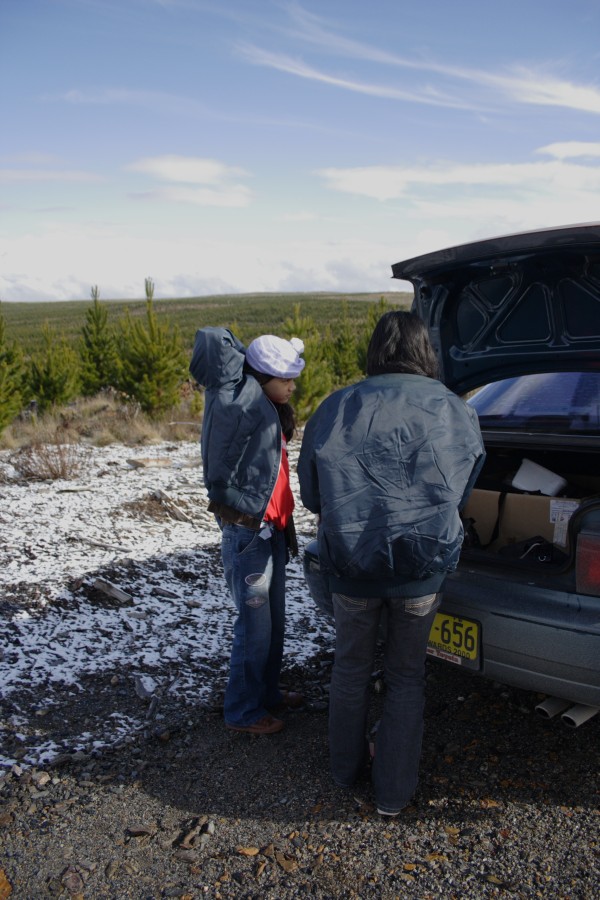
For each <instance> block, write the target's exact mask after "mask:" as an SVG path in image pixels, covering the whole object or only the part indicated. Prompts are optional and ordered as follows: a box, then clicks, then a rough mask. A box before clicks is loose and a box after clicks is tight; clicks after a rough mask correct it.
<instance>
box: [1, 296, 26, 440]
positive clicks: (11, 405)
mask: <svg viewBox="0 0 600 900" xmlns="http://www.w3.org/2000/svg"><path fill="white" fill-rule="evenodd" d="M24 376H25V367H24V363H23V356H22V354H21V351H20V349H19V348H18V347H17V345H16V344H14V343H9V342H8V340H7V338H6V328H5V323H4V316H3V315H2V314H1V313H0V432H2V430H3V429H4V428H5V427H6V426H7V425H8V424H9V423H10V422H12V420H13V419H14V417H15V416H16V415H17V414H18V413H19V412H20V411H21V409H22V406H23V403H24V399H25V393H26V389H25V380H24Z"/></svg>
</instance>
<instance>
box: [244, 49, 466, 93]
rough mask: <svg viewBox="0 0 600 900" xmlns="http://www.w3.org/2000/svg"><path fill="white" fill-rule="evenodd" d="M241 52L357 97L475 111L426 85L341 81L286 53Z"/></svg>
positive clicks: (256, 62)
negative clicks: (401, 86)
mask: <svg viewBox="0 0 600 900" xmlns="http://www.w3.org/2000/svg"><path fill="white" fill-rule="evenodd" d="M238 52H239V53H240V54H241V55H242V56H244V57H245V58H246V59H247V60H248V62H251V63H253V64H254V65H259V66H265V67H267V68H271V69H277V70H278V71H280V72H286V73H287V74H288V75H296V76H298V77H299V78H306V79H308V80H310V81H319V82H321V83H323V84H329V85H332V86H333V87H339V88H343V89H345V90H348V91H353V92H354V93H358V94H367V95H369V96H371V97H382V98H385V99H389V100H405V101H408V102H411V103H422V104H425V105H431V106H445V107H450V108H454V109H464V108H472V104H470V103H467V102H466V101H464V100H459V99H457V98H455V97H452V96H450V95H449V94H446V93H444V92H443V91H440V90H438V89H437V88H434V87H431V86H425V87H423V88H420V89H418V90H414V89H411V90H408V89H406V88H400V87H395V86H393V85H384V84H372V83H368V82H366V81H357V80H350V79H348V78H341V77H339V76H336V75H330V74H328V73H327V72H323V71H321V70H319V69H316V68H314V67H313V66H309V65H307V64H306V63H304V62H302V61H301V60H298V59H293V58H292V57H290V56H286V55H285V54H281V53H272V52H270V51H268V50H261V49H260V48H258V47H254V46H252V45H250V44H240V45H238Z"/></svg>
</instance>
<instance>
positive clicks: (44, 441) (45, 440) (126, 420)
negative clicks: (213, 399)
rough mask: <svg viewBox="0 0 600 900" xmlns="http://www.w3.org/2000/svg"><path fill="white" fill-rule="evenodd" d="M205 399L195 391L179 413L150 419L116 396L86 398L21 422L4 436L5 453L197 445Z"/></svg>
mask: <svg viewBox="0 0 600 900" xmlns="http://www.w3.org/2000/svg"><path fill="white" fill-rule="evenodd" d="M199 396H200V395H199V394H198V392H195V391H194V392H191V391H190V392H189V393H188V395H186V396H184V397H183V398H182V402H181V404H180V405H179V406H178V407H177V408H176V409H173V410H171V411H170V412H169V413H168V414H166V415H165V416H163V417H162V418H161V419H159V420H156V419H150V418H149V417H148V416H146V415H144V413H142V412H141V410H140V409H139V407H138V406H136V405H135V404H131V403H123V402H121V401H120V400H119V398H118V397H117V396H115V395H113V394H110V393H107V394H99V395H98V396H97V397H92V398H90V399H80V400H77V401H76V402H75V403H72V404H70V405H69V406H67V407H63V408H61V409H56V410H53V411H52V412H48V413H46V414H45V415H43V416H37V415H29V416H21V417H20V418H18V419H16V420H15V421H14V422H13V423H12V424H11V425H9V426H8V427H7V428H5V429H4V431H3V432H2V434H0V449H3V450H14V451H21V450H23V449H25V448H30V449H32V450H33V448H37V450H36V453H38V455H39V448H40V447H42V446H47V447H56V446H64V447H72V446H73V445H78V444H91V445H93V446H97V447H104V446H107V445H109V444H125V445H129V446H136V445H144V444H153V443H159V442H162V441H183V440H196V439H197V438H198V435H199V432H200V421H201V414H200V403H199ZM52 452H55V451H52ZM66 452H67V451H66V450H65V451H64V453H66Z"/></svg>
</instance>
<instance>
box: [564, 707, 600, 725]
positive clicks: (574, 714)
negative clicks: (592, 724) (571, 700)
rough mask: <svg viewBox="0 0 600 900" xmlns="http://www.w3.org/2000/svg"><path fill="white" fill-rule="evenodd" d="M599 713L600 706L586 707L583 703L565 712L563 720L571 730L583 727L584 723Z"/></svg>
mask: <svg viewBox="0 0 600 900" xmlns="http://www.w3.org/2000/svg"><path fill="white" fill-rule="evenodd" d="M597 712H600V707H598V706H585V705H584V704H583V703H577V704H575V706H572V707H571V708H570V709H568V710H567V711H566V712H564V713H563V714H562V716H561V719H562V720H563V722H564V723H565V725H568V726H569V728H579V726H580V725H583V723H584V722H587V721H588V719H591V718H592V717H593V716H595V715H596V713H597Z"/></svg>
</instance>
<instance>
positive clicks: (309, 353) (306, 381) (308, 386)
mask: <svg viewBox="0 0 600 900" xmlns="http://www.w3.org/2000/svg"><path fill="white" fill-rule="evenodd" d="M283 335H284V337H287V338H288V339H289V338H291V337H299V338H301V339H302V340H303V341H304V353H303V354H302V355H303V357H304V360H305V362H306V365H305V367H304V369H303V371H302V374H301V375H300V376H299V378H297V379H296V390H295V391H294V393H293V395H292V400H291V402H292V406H293V407H294V409H295V411H296V416H297V418H298V421H299V422H305V421H306V420H307V419H308V418H309V417H310V416H311V415H312V414H313V412H314V411H315V410H316V408H317V406H318V405H319V403H320V402H321V400H324V399H325V397H326V396H327V395H328V394H329V393H331V391H332V389H333V370H332V367H331V363H330V358H331V342H330V341H328V340H327V339H324V338H323V336H322V335H320V334H319V331H318V329H317V326H316V324H315V322H314V320H313V319H312V318H311V317H310V316H303V315H302V313H301V308H300V304H299V303H297V304H295V305H294V314H293V316H291V317H290V318H288V319H286V321H285V322H284V325H283Z"/></svg>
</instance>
